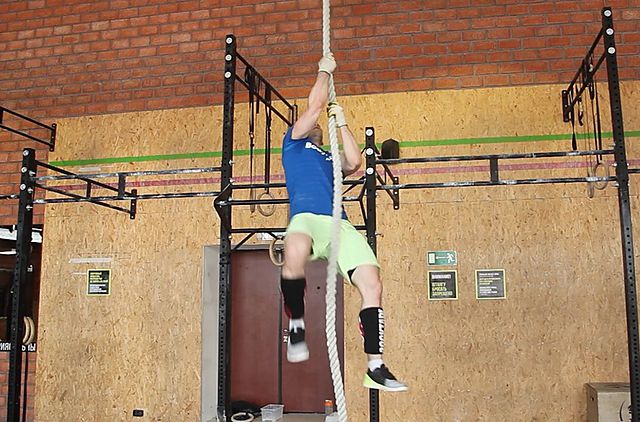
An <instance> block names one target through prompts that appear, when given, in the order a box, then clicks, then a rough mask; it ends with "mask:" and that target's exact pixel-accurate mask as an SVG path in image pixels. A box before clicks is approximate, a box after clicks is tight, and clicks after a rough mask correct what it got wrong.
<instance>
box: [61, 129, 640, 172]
mask: <svg viewBox="0 0 640 422" xmlns="http://www.w3.org/2000/svg"><path fill="white" fill-rule="evenodd" d="M602 136H603V137H604V138H611V137H612V136H613V134H612V133H611V132H603V133H602ZM625 137H627V138H638V137H640V130H633V131H628V132H625ZM571 138H572V135H571V134H570V133H566V134H559V135H523V136H495V137H485V138H459V139H434V140H422V141H402V142H400V146H401V147H404V148H417V147H435V146H446V145H469V144H503V143H512V142H537V141H570V140H571ZM576 138H577V139H592V138H593V134H590V133H577V134H576ZM264 152H265V150H264V148H256V149H255V150H254V154H256V155H264ZM271 153H272V154H279V153H280V148H272V149H271ZM233 155H235V156H241V155H249V150H248V149H241V150H235V151H233ZM221 156H222V152H221V151H209V152H192V153H184V154H163V155H141V156H137V157H109V158H92V159H87V160H63V161H52V162H50V164H51V165H54V166H58V167H72V166H86V165H92V164H113V163H134V162H136V163H140V162H146V161H171V160H192V159H200V158H218V157H221Z"/></svg>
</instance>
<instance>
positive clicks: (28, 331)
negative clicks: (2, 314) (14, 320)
mask: <svg viewBox="0 0 640 422" xmlns="http://www.w3.org/2000/svg"><path fill="white" fill-rule="evenodd" d="M22 319H23V320H24V333H22V344H27V340H29V337H31V325H29V317H26V316H25V317H22Z"/></svg>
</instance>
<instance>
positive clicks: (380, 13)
mask: <svg viewBox="0 0 640 422" xmlns="http://www.w3.org/2000/svg"><path fill="white" fill-rule="evenodd" d="M234 3H235V4H236V6H231V5H232V4H234ZM605 3H606V4H607V5H611V6H612V7H613V8H614V19H615V21H616V23H617V26H616V27H617V32H618V43H619V53H620V56H619V57H620V66H621V76H622V77H623V78H625V79H638V78H640V3H638V2H637V0H611V1H608V2H604V1H602V0H598V1H595V0H576V1H566V0H565V1H561V0H555V1H552V0H548V1H545V0H430V1H422V0H421V1H416V0H396V1H381V0H334V1H333V2H332V28H333V41H332V49H333V50H334V52H335V55H336V57H337V59H338V63H339V73H338V74H337V76H336V83H337V90H338V93H339V94H341V95H346V94H366V93H380V92H392V91H405V90H425V89H426V90H428V89H451V88H467V87H490V86H505V85H521V84H546V83H557V82H566V81H568V80H570V79H571V77H572V76H573V74H574V72H575V70H576V69H577V66H578V63H579V60H580V59H581V58H582V57H583V56H584V54H585V52H586V49H587V48H588V46H589V45H590V44H591V42H592V40H593V39H594V36H595V34H596V32H597V31H598V30H599V27H600V23H599V22H600V9H601V7H602V6H604V5H605ZM321 6H322V2H321V0H278V1H272V2H265V1H258V0H242V1H240V0H235V1H232V0H231V1H222V0H28V1H27V0H24V1H17V0H4V1H2V2H0V104H1V105H4V106H5V107H8V108H11V109H14V110H17V111H20V112H23V113H26V114H28V115H30V116H33V117H35V118H38V119H43V121H45V122H51V121H53V120H55V118H56V117H69V116H79V115H89V114H100V113H115V112H125V111H134V110H150V109H163V108H175V107H190V106H203V105H210V104H215V103H220V102H221V98H222V68H223V48H224V45H223V38H224V35H225V34H227V33H234V34H236V35H237V36H238V44H239V48H240V51H241V53H242V54H243V55H244V56H245V57H247V58H248V59H249V60H251V61H252V63H253V64H254V65H256V67H258V69H259V70H260V71H261V72H262V73H263V74H264V75H265V76H267V77H268V78H269V79H270V81H271V82H272V83H273V84H274V85H275V86H276V87H277V88H278V89H279V90H281V91H282V92H283V93H284V94H285V95H286V96H287V97H289V98H293V97H300V96H303V95H305V94H306V91H307V89H308V86H309V84H310V82H311V78H312V75H313V74H314V68H315V62H316V61H317V58H318V55H319V52H320V51H321V39H322V37H321V16H322V10H321V9H322V8H321ZM6 138H7V136H6V134H4V135H3V134H0V141H2V142H0V194H3V193H9V192H12V191H13V190H15V179H16V178H15V176H13V173H14V172H15V169H17V166H18V165H17V163H16V161H17V160H19V159H20V156H19V151H20V149H21V148H22V146H23V145H24V144H22V143H19V142H11V140H7V139H6ZM12 139H15V138H12ZM43 156H46V153H44V154H41V155H40V157H43ZM7 182H10V183H9V184H7ZM7 204H9V205H7ZM14 209H15V206H14V205H12V204H11V203H8V202H6V201H5V203H0V224H11V223H14V221H15V218H14V217H13V215H14V212H13V211H14ZM40 215H41V212H40V211H39V212H38V213H37V219H36V220H37V221H39V220H38V219H40V218H41V217H40Z"/></svg>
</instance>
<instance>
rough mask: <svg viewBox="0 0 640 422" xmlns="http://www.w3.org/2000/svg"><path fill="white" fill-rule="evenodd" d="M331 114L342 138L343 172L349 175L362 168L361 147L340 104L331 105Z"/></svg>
mask: <svg viewBox="0 0 640 422" xmlns="http://www.w3.org/2000/svg"><path fill="white" fill-rule="evenodd" d="M329 116H334V117H335V118H336V126H338V129H339V131H340V137H341V138H342V153H341V158H342V160H341V161H342V173H343V174H344V175H345V176H349V175H351V174H353V173H355V172H356V171H358V169H359V168H360V165H361V164H362V155H361V154H360V147H359V146H358V142H356V138H355V137H354V136H353V132H351V129H349V126H347V120H346V118H345V117H344V111H343V110H342V107H340V106H339V105H338V104H334V103H332V104H331V105H330V106H329Z"/></svg>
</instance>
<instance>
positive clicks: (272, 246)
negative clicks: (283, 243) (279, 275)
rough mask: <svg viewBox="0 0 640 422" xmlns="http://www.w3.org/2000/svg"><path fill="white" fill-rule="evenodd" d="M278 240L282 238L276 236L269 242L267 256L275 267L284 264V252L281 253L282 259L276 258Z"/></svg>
mask: <svg viewBox="0 0 640 422" xmlns="http://www.w3.org/2000/svg"><path fill="white" fill-rule="evenodd" d="M279 240H282V238H281V237H278V236H276V237H274V238H273V240H272V241H271V243H270V244H269V258H271V262H273V265H275V266H276V267H282V266H283V265H284V252H283V253H282V255H283V257H282V259H278V257H277V256H276V243H277V242H278V241H279Z"/></svg>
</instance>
